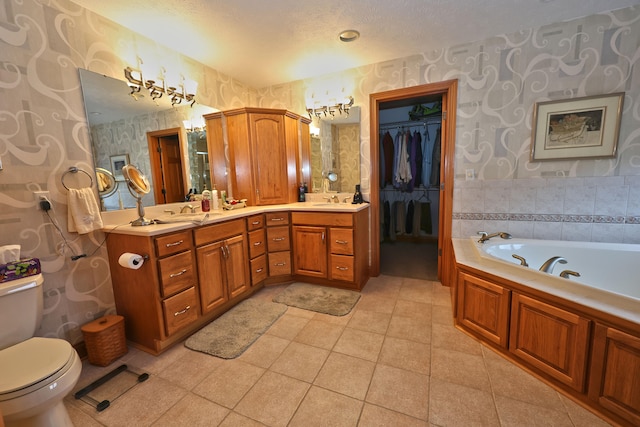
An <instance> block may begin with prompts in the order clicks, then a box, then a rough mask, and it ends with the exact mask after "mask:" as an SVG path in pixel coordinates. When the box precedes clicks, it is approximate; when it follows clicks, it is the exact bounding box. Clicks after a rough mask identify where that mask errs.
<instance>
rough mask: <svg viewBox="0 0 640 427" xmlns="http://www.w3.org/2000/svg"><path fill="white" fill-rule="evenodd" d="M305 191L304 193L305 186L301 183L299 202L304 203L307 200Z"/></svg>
mask: <svg viewBox="0 0 640 427" xmlns="http://www.w3.org/2000/svg"><path fill="white" fill-rule="evenodd" d="M304 193H305V191H304V184H303V183H302V182H301V183H300V187H298V201H299V202H304V201H305V200H306V196H305V194H304Z"/></svg>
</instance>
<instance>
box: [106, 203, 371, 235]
mask: <svg viewBox="0 0 640 427" xmlns="http://www.w3.org/2000/svg"><path fill="white" fill-rule="evenodd" d="M189 204H192V205H194V206H196V203H187V202H183V203H172V204H166V205H156V206H149V207H146V208H145V215H144V217H145V218H147V219H149V220H152V219H160V220H163V221H167V222H170V223H168V224H153V225H145V226H135V227H134V226H132V225H131V224H130V223H131V221H134V220H136V219H137V218H138V210H137V209H123V210H118V211H106V212H102V213H101V215H102V222H103V227H102V231H104V232H105V233H118V234H130V235H136V236H155V235H158V234H163V233H168V232H172V231H179V230H186V229H189V228H194V227H197V226H200V225H209V224H215V223H217V222H222V221H228V220H230V219H236V218H244V217H246V216H250V215H256V214H260V213H266V212H282V211H287V212H293V211H306V212H322V213H328V212H346V213H353V212H358V211H361V210H363V209H367V208H368V207H369V204H368V203H361V204H351V203H326V202H325V203H322V202H320V203H318V202H301V203H289V204H285V205H269V206H248V207H245V208H241V209H232V210H228V211H227V210H222V209H220V210H217V211H213V210H211V211H210V212H209V217H208V218H207V219H206V220H205V221H203V222H201V223H200V222H199V220H201V219H202V218H204V216H205V214H204V213H203V212H200V209H198V210H197V212H196V213H195V214H188V215H182V218H185V217H186V219H185V220H184V221H183V220H181V218H180V217H181V214H175V215H171V214H169V213H168V212H165V211H166V210H173V211H174V212H179V211H180V208H181V207H183V206H186V205H189ZM196 218H197V221H198V222H196Z"/></svg>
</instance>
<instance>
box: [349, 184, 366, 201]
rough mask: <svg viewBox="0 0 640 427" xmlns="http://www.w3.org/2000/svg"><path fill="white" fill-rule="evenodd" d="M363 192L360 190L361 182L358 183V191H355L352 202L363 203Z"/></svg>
mask: <svg viewBox="0 0 640 427" xmlns="http://www.w3.org/2000/svg"><path fill="white" fill-rule="evenodd" d="M362 202H363V200H362V193H361V192H360V184H356V192H355V193H353V201H352V202H351V203H352V204H357V203H362Z"/></svg>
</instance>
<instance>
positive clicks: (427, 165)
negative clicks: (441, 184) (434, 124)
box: [420, 125, 435, 187]
mask: <svg viewBox="0 0 640 427" xmlns="http://www.w3.org/2000/svg"><path fill="white" fill-rule="evenodd" d="M434 142H435V134H433V132H429V125H427V128H426V130H425V133H424V141H423V143H422V175H421V180H420V183H421V184H422V185H424V186H425V187H429V185H430V182H431V161H432V160H433V145H434Z"/></svg>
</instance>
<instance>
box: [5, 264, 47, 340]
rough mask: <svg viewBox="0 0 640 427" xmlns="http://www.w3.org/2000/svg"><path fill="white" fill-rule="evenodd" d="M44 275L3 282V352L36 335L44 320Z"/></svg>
mask: <svg viewBox="0 0 640 427" xmlns="http://www.w3.org/2000/svg"><path fill="white" fill-rule="evenodd" d="M43 283H44V279H43V277H42V273H40V274H36V275H33V276H28V277H23V278H22V279H16V280H10V281H8V282H2V283H0V325H2V326H0V350H2V349H5V348H7V347H10V346H12V345H14V344H17V343H19V342H22V341H25V340H27V339H29V338H31V337H33V334H35V332H36V330H37V329H38V328H39V327H40V322H41V320H42V296H43V293H42V284H43Z"/></svg>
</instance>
